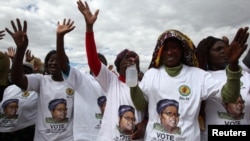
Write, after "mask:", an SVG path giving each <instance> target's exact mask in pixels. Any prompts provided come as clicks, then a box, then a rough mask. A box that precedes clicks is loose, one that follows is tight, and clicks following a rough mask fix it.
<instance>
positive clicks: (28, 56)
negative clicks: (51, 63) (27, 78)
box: [25, 49, 35, 62]
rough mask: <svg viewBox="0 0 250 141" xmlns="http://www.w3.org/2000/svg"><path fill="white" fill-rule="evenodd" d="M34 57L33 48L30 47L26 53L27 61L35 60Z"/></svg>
mask: <svg viewBox="0 0 250 141" xmlns="http://www.w3.org/2000/svg"><path fill="white" fill-rule="evenodd" d="M34 58H35V57H34V55H32V54H31V50H29V49H28V50H27V51H26V53H25V61H26V62H31V60H33V59H34Z"/></svg>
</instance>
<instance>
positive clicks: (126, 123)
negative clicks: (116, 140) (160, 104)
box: [119, 111, 135, 134]
mask: <svg viewBox="0 0 250 141" xmlns="http://www.w3.org/2000/svg"><path fill="white" fill-rule="evenodd" d="M134 126H135V116H134V113H133V112H131V111H127V112H125V113H124V114H123V115H122V116H121V117H120V122H119V127H120V130H121V131H122V132H123V133H125V134H131V133H132V131H133V129H134Z"/></svg>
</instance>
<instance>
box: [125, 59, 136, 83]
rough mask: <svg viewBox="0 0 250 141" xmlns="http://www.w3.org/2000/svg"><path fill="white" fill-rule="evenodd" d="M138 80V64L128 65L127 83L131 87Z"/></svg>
mask: <svg viewBox="0 0 250 141" xmlns="http://www.w3.org/2000/svg"><path fill="white" fill-rule="evenodd" d="M137 82H138V72H137V69H136V64H134V65H131V66H128V67H127V69H126V84H127V85H128V86H129V87H135V86H136V85H137Z"/></svg>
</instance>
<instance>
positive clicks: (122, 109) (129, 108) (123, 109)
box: [118, 105, 135, 117]
mask: <svg viewBox="0 0 250 141" xmlns="http://www.w3.org/2000/svg"><path fill="white" fill-rule="evenodd" d="M128 111H130V112H132V113H135V108H134V107H132V106H130V105H121V106H120V107H119V109H118V115H119V116H120V117H121V116H122V115H123V114H124V113H125V112H128Z"/></svg>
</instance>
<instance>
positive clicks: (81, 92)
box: [67, 69, 104, 141]
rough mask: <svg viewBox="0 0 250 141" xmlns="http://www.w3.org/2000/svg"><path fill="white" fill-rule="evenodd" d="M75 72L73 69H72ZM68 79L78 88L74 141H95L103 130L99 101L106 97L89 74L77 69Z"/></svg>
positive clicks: (76, 92)
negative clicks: (101, 97) (100, 98)
mask: <svg viewBox="0 0 250 141" xmlns="http://www.w3.org/2000/svg"><path fill="white" fill-rule="evenodd" d="M72 70H73V69H72ZM72 70H71V72H70V75H69V77H68V78H67V80H68V81H70V83H71V85H73V86H75V87H76V91H75V97H74V98H75V103H74V129H73V132H74V141H95V140H96V137H97V134H98V132H99V130H100V128H101V120H102V119H101V118H102V117H101V116H100V115H101V111H100V108H99V106H98V104H97V99H98V98H99V97H100V96H103V95H104V91H103V90H102V88H101V87H100V85H99V83H98V82H97V81H96V80H95V78H94V77H93V76H92V75H90V74H89V73H84V72H80V71H78V70H76V69H74V70H75V71H72Z"/></svg>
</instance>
